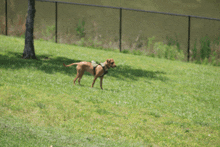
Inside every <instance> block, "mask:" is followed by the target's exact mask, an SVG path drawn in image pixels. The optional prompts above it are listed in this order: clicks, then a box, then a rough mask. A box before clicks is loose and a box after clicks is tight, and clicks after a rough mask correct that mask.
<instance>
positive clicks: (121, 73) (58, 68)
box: [0, 52, 168, 81]
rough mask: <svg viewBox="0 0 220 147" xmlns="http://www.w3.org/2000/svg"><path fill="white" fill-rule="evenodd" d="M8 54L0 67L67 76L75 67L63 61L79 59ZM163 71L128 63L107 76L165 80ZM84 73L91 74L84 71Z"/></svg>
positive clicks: (2, 58) (112, 70) (74, 72)
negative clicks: (27, 57) (24, 57)
mask: <svg viewBox="0 0 220 147" xmlns="http://www.w3.org/2000/svg"><path fill="white" fill-rule="evenodd" d="M8 54H10V56H7V55H0V68H6V69H20V68H30V67H34V68H35V69H37V70H42V71H44V72H45V73H48V74H53V73H56V72H60V73H64V74H67V75H69V76H73V75H74V76H75V74H76V68H75V66H72V67H70V68H66V67H64V66H63V63H65V64H70V63H74V62H80V61H81V60H74V59H69V58H66V57H61V56H58V57H53V56H50V55H38V56H37V58H38V60H27V59H21V57H22V53H16V52H9V53H8ZM165 74H166V73H165V72H163V71H149V70H144V69H134V68H133V67H131V66H128V65H117V67H115V68H110V69H109V72H108V74H107V76H111V77H115V78H117V79H118V80H137V79H138V78H140V77H144V78H147V79H150V80H160V81H166V80H168V78H167V77H166V76H164V75H165ZM85 75H89V76H92V75H91V74H89V73H87V72H85Z"/></svg>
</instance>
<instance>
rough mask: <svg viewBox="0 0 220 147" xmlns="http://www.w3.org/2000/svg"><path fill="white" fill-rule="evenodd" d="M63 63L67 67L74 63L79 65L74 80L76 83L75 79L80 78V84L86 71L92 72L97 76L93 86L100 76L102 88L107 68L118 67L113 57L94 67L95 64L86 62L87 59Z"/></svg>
mask: <svg viewBox="0 0 220 147" xmlns="http://www.w3.org/2000/svg"><path fill="white" fill-rule="evenodd" d="M63 65H64V66H65V67H69V66H72V65H77V66H76V70H77V75H76V77H75V79H74V80H73V82H74V85H75V81H76V80H77V79H78V78H79V80H78V83H79V85H80V80H81V79H82V76H83V74H84V72H85V71H87V72H89V73H91V74H92V75H94V76H95V78H94V80H93V83H92V86H91V87H93V85H94V84H95V81H96V79H97V78H98V77H100V87H101V89H102V79H103V77H104V75H105V74H106V73H107V70H108V69H109V68H110V67H112V68H114V67H116V65H115V62H114V60H113V59H107V60H106V61H105V62H104V63H101V64H99V65H97V66H96V67H93V64H92V63H91V62H86V61H83V62H78V63H72V64H70V65H65V64H64V63H63Z"/></svg>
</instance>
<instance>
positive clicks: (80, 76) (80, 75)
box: [78, 71, 84, 85]
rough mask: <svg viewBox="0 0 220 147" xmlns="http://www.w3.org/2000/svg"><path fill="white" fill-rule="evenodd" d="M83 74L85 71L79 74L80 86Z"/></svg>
mask: <svg viewBox="0 0 220 147" xmlns="http://www.w3.org/2000/svg"><path fill="white" fill-rule="evenodd" d="M83 74H84V71H83V72H80V73H79V80H78V83H79V85H80V80H81V79H82V76H83Z"/></svg>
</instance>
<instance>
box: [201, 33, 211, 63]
mask: <svg viewBox="0 0 220 147" xmlns="http://www.w3.org/2000/svg"><path fill="white" fill-rule="evenodd" d="M200 43H201V50H200V57H201V58H202V60H204V59H205V58H206V59H208V58H209V57H210V54H211V48H210V43H211V41H210V38H209V37H208V36H205V37H203V38H201V39H200Z"/></svg>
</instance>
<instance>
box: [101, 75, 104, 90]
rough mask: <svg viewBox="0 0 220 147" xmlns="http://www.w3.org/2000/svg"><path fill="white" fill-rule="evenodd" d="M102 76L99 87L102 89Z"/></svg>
mask: <svg viewBox="0 0 220 147" xmlns="http://www.w3.org/2000/svg"><path fill="white" fill-rule="evenodd" d="M103 77H104V76H102V77H100V87H101V89H102V90H103V88H102V79H103Z"/></svg>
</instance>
